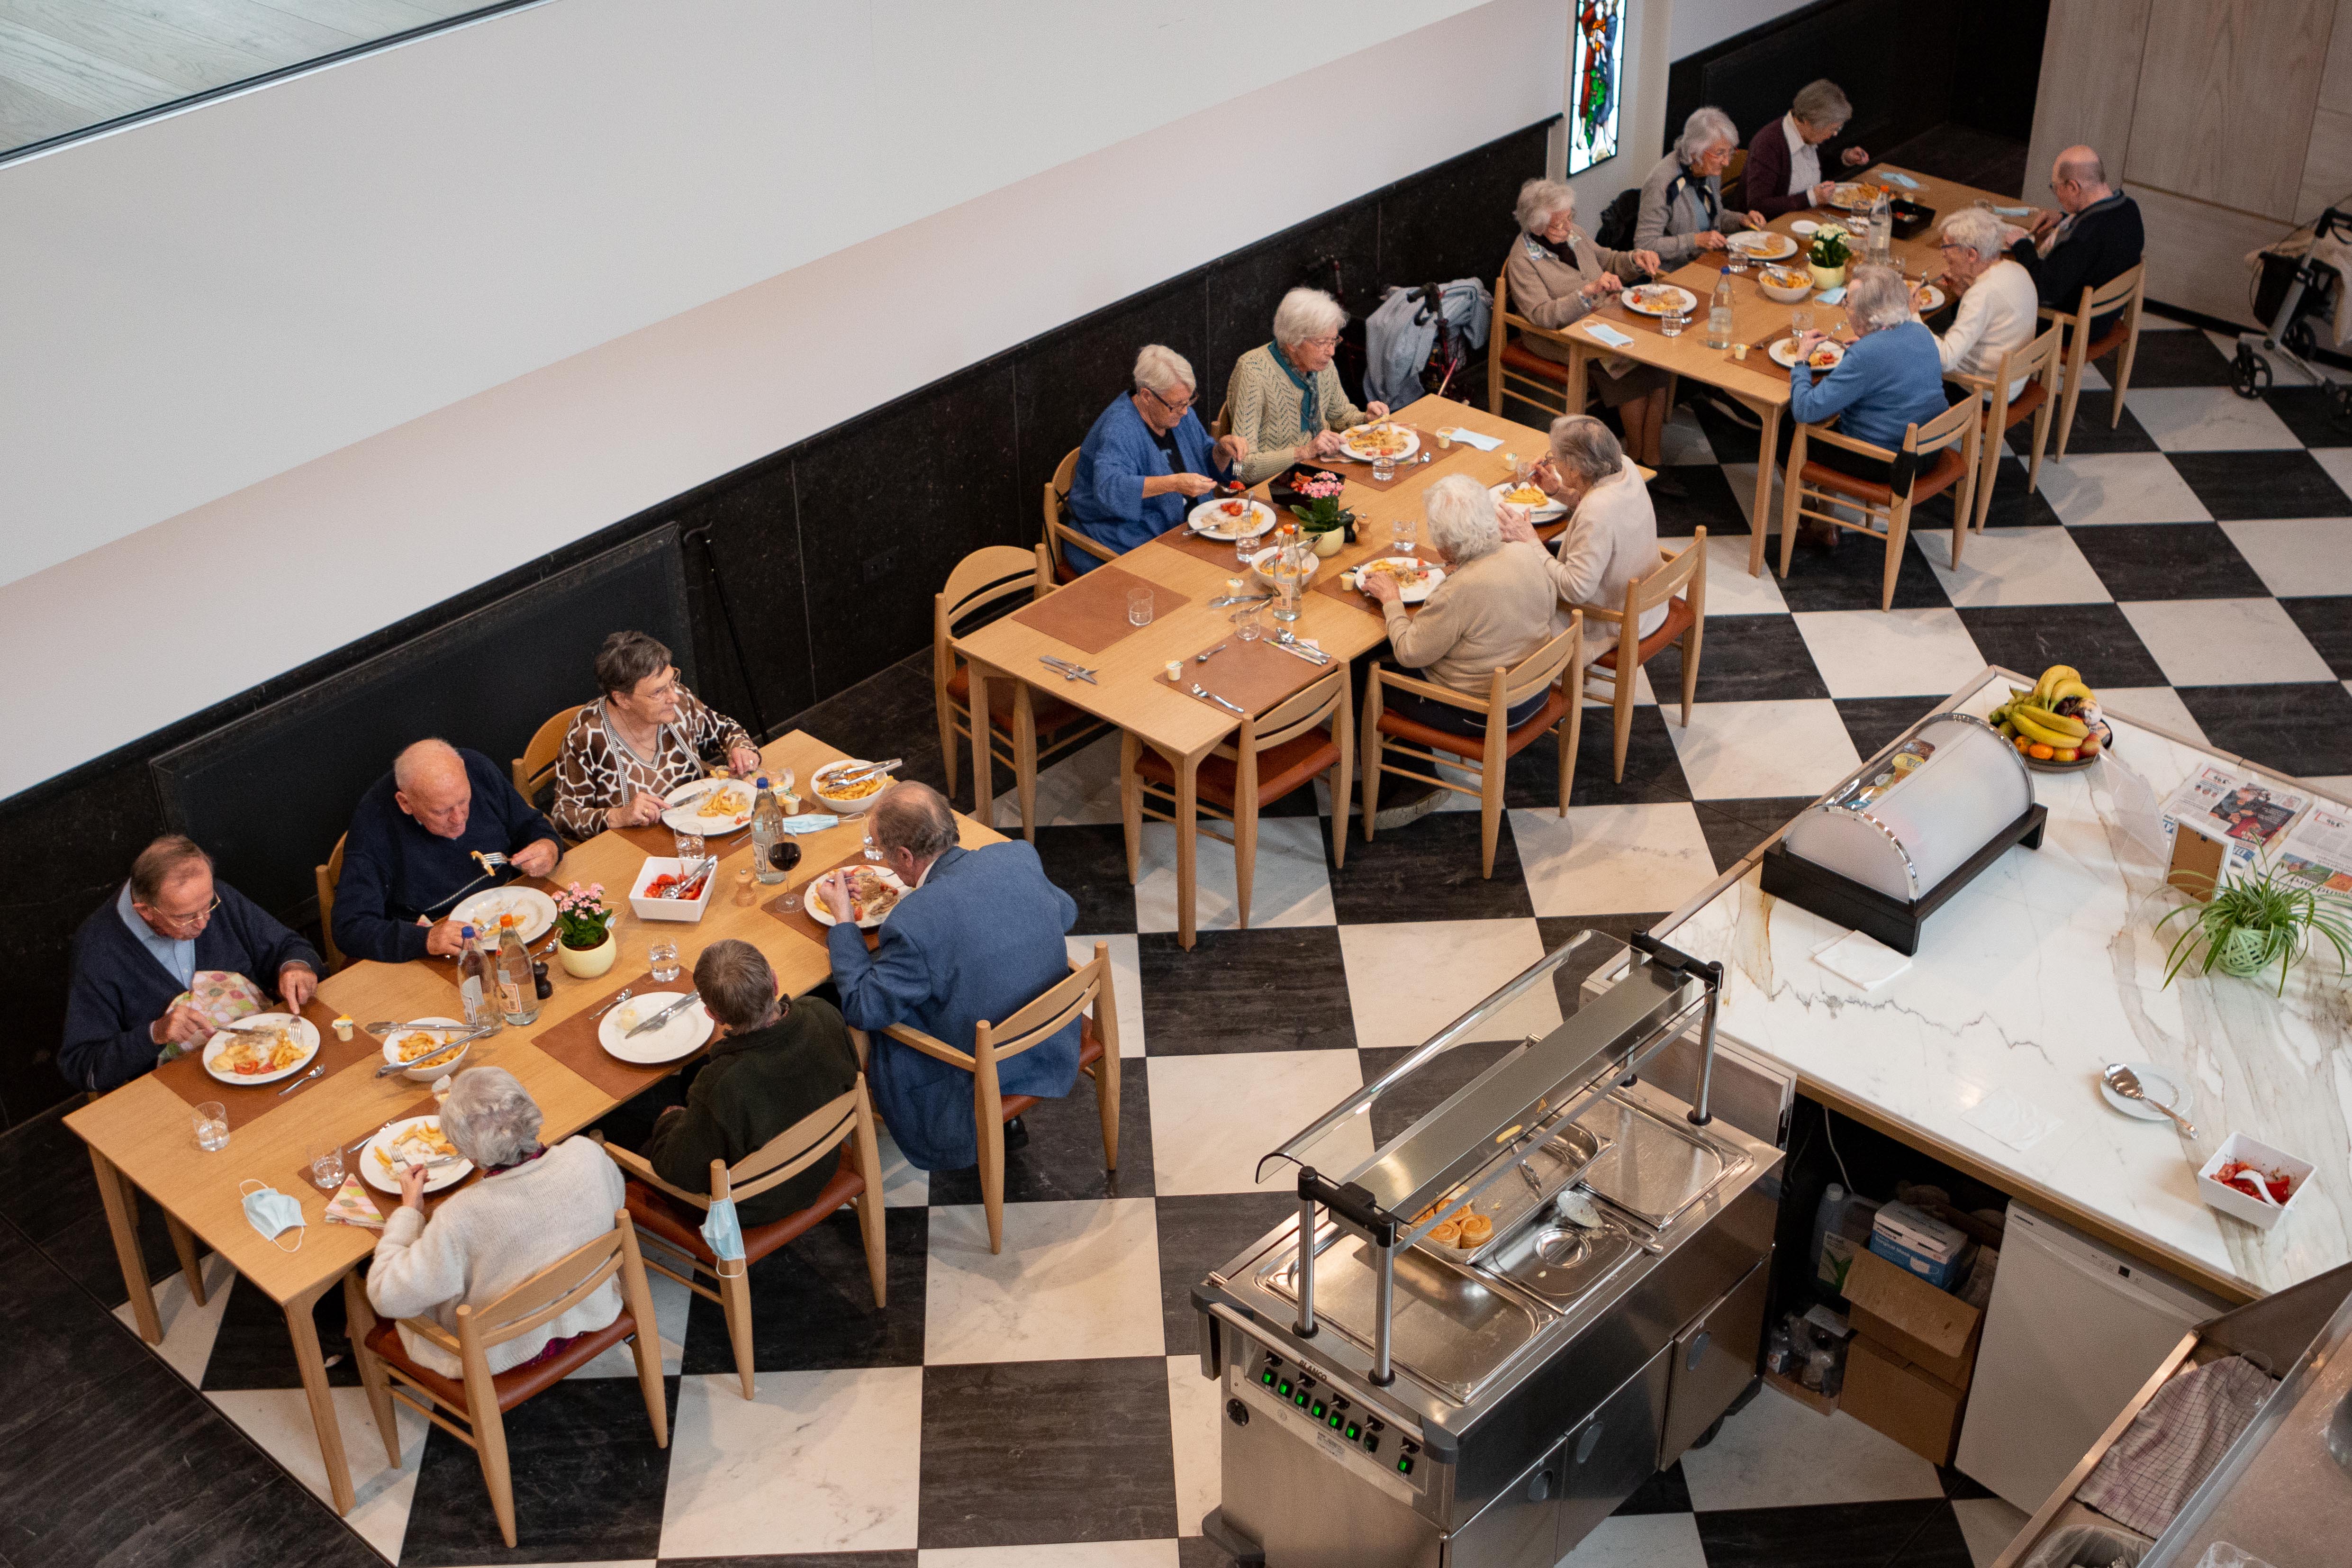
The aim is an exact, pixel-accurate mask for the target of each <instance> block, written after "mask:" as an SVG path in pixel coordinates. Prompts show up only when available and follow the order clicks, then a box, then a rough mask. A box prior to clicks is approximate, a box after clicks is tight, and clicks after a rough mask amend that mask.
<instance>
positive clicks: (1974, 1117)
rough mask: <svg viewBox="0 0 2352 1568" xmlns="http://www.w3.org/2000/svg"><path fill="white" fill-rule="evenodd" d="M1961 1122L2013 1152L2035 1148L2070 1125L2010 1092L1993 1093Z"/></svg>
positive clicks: (1963, 1116) (1963, 1115) (1970, 1110)
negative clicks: (1985, 1134)
mask: <svg viewBox="0 0 2352 1568" xmlns="http://www.w3.org/2000/svg"><path fill="white" fill-rule="evenodd" d="M1960 1120H1961V1121H1965V1122H1967V1123H1968V1124H1969V1126H1971V1127H1973V1128H1975V1129H1976V1130H1977V1131H1979V1132H1984V1133H1989V1134H1990V1135H1991V1136H1992V1137H1995V1138H1998V1139H2000V1141H2001V1142H2004V1143H2006V1144H2008V1145H2009V1146H2010V1147H2011V1148H2012V1149H2017V1150H2021V1151H2022V1150H2026V1149H2031V1148H2032V1147H2033V1146H2034V1145H2035V1144H2036V1143H2039V1142H2042V1140H2043V1139H2044V1138H2047V1137H2049V1136H2050V1134H2052V1133H2053V1132H2055V1131H2058V1129H2060V1128H2061V1127H2063V1126H2064V1125H2066V1124H2065V1123H2064V1122H2063V1121H2060V1120H2059V1119H2058V1118H2057V1117H2055V1116H2053V1115H2051V1114H2050V1113H2049V1112H2048V1111H2046V1110H2042V1108H2041V1107H2039V1106H2036V1105H2029V1104H2027V1103H2026V1102H2025V1101H2024V1100H2020V1099H2018V1098H2017V1096H2015V1095H2013V1094H2011V1093H2010V1091H2009V1090H2007V1089H2000V1090H1998V1091H1996V1092H1995V1093H1992V1094H1989V1095H1987V1096H1985V1097H1984V1099H1982V1100H1979V1101H1977V1103H1976V1104H1975V1105H1973V1106H1971V1107H1970V1108H1969V1110H1966V1111H1964V1112H1962V1113H1961V1116H1960Z"/></svg>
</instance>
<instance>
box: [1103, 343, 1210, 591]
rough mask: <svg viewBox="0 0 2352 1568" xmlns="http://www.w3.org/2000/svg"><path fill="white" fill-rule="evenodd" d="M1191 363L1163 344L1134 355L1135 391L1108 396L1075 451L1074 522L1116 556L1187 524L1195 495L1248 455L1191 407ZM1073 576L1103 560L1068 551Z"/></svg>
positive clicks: (1192, 386)
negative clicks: (1216, 435)
mask: <svg viewBox="0 0 2352 1568" xmlns="http://www.w3.org/2000/svg"><path fill="white" fill-rule="evenodd" d="M1195 386H1196V383H1195V380H1194V378H1193V375H1192V364H1191V363H1189V362H1188V361H1187V360H1186V359H1185V358H1184V356H1183V355H1182V354H1180V353H1177V352H1176V351H1175V350H1173V349H1171V348H1169V347H1167V346H1165V345H1164V344H1160V343H1146V344H1144V346H1143V352H1142V353H1139V354H1137V355H1136V356H1135V390H1134V391H1133V392H1131V393H1121V394H1120V395H1118V396H1117V397H1114V398H1112V399H1111V400H1110V406H1109V407H1108V408H1106V409H1104V410H1103V411H1102V416H1101V417H1099V418H1097V420H1096V421H1095V424H1094V428H1093V429H1091V430H1089V431H1087V439H1086V444H1085V445H1084V446H1082V447H1079V448H1078V466H1077V468H1076V470H1075V471H1074V472H1073V473H1072V474H1071V476H1070V523H1071V526H1072V527H1074V528H1076V530H1077V531H1079V532H1080V533H1083V534H1085V535H1086V536H1087V538H1088V539H1092V540H1096V541H1097V542H1100V543H1101V544H1103V545H1104V546H1105V547H1106V548H1108V549H1109V550H1110V551H1112V552H1114V553H1118V554H1125V553H1126V552H1128V551H1130V550H1132V549H1134V548H1135V547H1136V546H1137V545H1139V544H1142V543H1144V542H1147V541H1150V540H1152V539H1156V538H1158V537H1159V536H1160V534H1163V533H1165V532H1167V531H1169V530H1170V529H1171V528H1173V527H1175V526H1176V525H1177V524H1178V523H1180V522H1181V521H1184V512H1185V509H1186V507H1187V506H1189V505H1190V504H1191V502H1192V500H1193V499H1194V498H1196V497H1199V496H1203V495H1206V494H1208V493H1209V491H1210V490H1212V489H1215V488H1216V485H1217V483H1218V481H1220V480H1222V479H1231V478H1232V477H1233V473H1234V465H1236V464H1238V463H1239V462H1240V461H1241V460H1242V459H1243V458H1245V457H1247V456H1248V455H1249V443H1248V442H1247V441H1246V440H1244V439H1243V438H1242V437H1239V436H1226V437H1222V438H1220V439H1218V440H1215V441H1212V440H1210V438H1209V432H1208V430H1207V429H1206V428H1205V427H1204V426H1202V423H1201V416H1200V415H1198V414H1196V413H1194V412H1193V409H1192V396H1193V392H1194V388H1195ZM1101 564H1102V563H1101V562H1100V561H1098V560H1097V559H1096V558H1095V557H1094V556H1093V555H1090V554H1088V553H1087V552H1086V551H1084V550H1073V551H1070V552H1068V565H1069V568H1070V570H1071V571H1072V572H1074V573H1087V572H1091V571H1093V570H1094V569H1095V568H1096V567H1097V566H1099V565H1101Z"/></svg>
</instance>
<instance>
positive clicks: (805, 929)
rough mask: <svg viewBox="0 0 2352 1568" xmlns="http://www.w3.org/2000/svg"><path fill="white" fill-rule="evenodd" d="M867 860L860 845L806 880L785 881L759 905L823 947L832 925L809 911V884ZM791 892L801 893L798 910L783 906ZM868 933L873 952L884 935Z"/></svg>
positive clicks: (864, 851) (811, 873)
mask: <svg viewBox="0 0 2352 1568" xmlns="http://www.w3.org/2000/svg"><path fill="white" fill-rule="evenodd" d="M865 864H866V850H865V848H864V847H863V846H860V847H857V848H856V849H853V850H851V851H850V852H849V853H848V854H846V855H845V856H843V857H842V858H840V859H838V860H835V862H834V863H833V864H832V865H830V866H819V867H818V868H816V869H815V870H814V871H811V872H810V873H809V874H808V880H807V881H803V882H792V883H788V884H786V886H785V888H784V891H783V892H782V893H778V894H777V895H776V896H775V897H774V898H772V899H767V900H762V901H761V905H760V907H761V909H762V910H766V911H767V912H768V914H769V915H770V916H771V917H772V918H774V919H776V920H780V921H783V922H784V924H786V925H787V926H790V927H791V928H792V929H793V930H794V931H798V932H799V933H800V934H801V935H803V936H804V937H806V938H808V939H809V941H811V942H814V943H816V944H817V946H819V947H824V946H825V945H826V943H827V942H828V940H829V938H830V935H831V932H832V931H833V928H832V927H831V926H829V925H826V924H825V923H824V921H819V920H816V919H814V918H813V917H811V915H810V914H809V912H808V900H809V899H810V897H811V895H810V893H809V884H810V883H811V882H814V881H815V880H816V879H818V878H819V877H822V876H824V874H825V873H826V872H827V871H835V870H839V869H840V868H842V867H844V866H863V865H865ZM792 893H798V894H800V895H801V907H800V908H799V909H796V910H787V909H784V908H782V907H781V906H782V903H783V901H784V899H785V897H786V895H788V894H792ZM865 934H866V950H867V951H868V952H871V951H873V949H874V948H875V947H876V946H877V945H878V944H879V943H880V942H881V940H882V938H881V936H880V935H879V934H878V933H877V931H867V932H866V933H865Z"/></svg>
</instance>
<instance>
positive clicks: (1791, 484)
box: [1764, 447, 1805, 579]
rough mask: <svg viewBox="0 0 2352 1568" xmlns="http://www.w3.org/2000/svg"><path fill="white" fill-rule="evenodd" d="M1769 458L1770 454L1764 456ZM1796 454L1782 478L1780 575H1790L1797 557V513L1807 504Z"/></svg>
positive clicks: (1792, 454) (1791, 455) (1792, 450)
mask: <svg viewBox="0 0 2352 1568" xmlns="http://www.w3.org/2000/svg"><path fill="white" fill-rule="evenodd" d="M1764 456H1767V457H1769V454H1764ZM1799 466H1800V465H1799V464H1798V462H1797V458H1796V452H1795V449H1794V448H1793V447H1792V448H1790V454H1789V471H1788V472H1786V473H1784V474H1782V475H1781V476H1780V575H1781V577H1782V578H1784V579H1785V578H1786V577H1787V576H1788V575H1789V563H1790V562H1791V561H1793V560H1794V559H1796V555H1797V511H1798V509H1799V508H1801V507H1802V506H1803V505H1804V504H1805V482H1804V481H1803V480H1802V479H1799V478H1798V477H1797V469H1798V468H1799Z"/></svg>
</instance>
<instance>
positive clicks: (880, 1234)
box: [856, 1137, 890, 1312]
mask: <svg viewBox="0 0 2352 1568" xmlns="http://www.w3.org/2000/svg"><path fill="white" fill-rule="evenodd" d="M857 1171H858V1174H860V1175H862V1176H864V1177H865V1178H866V1190H865V1191H864V1192H863V1193H860V1194H858V1195H857V1197H856V1209H857V1230H858V1235H859V1237H861V1238H862V1239H863V1240H864V1241H865V1243H866V1279H867V1281H868V1282H869V1283H871V1284H872V1285H873V1287H874V1310H876V1311H877V1312H878V1311H880V1310H882V1309H883V1308H885V1307H887V1306H888V1305H889V1304H890V1281H889V1269H888V1268H887V1267H886V1265H887V1261H888V1256H887V1251H886V1249H885V1243H886V1241H887V1236H886V1235H885V1228H884V1227H885V1222H886V1221H887V1217H888V1213H887V1208H886V1207H885V1205H884V1204H883V1202H882V1156H881V1152H879V1151H878V1150H877V1149H876V1148H875V1147H874V1140H873V1139H871V1138H866V1137H860V1138H858V1139H857Z"/></svg>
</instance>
